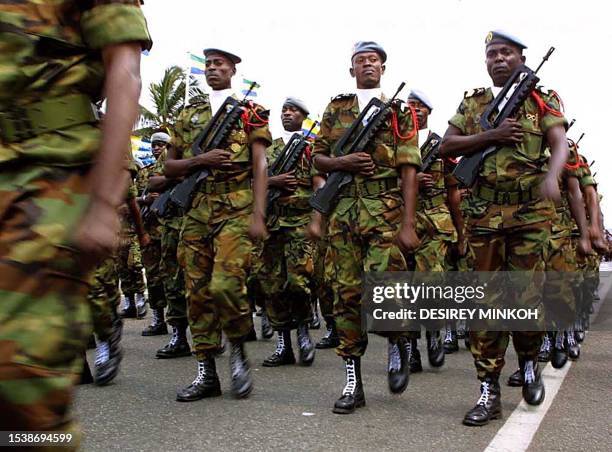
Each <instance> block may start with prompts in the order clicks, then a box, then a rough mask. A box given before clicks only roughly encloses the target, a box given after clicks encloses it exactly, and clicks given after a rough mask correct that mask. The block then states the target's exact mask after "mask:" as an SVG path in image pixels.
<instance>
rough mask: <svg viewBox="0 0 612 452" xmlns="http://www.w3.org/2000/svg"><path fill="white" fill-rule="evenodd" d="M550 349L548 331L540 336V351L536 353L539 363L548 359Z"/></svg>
mask: <svg viewBox="0 0 612 452" xmlns="http://www.w3.org/2000/svg"><path fill="white" fill-rule="evenodd" d="M550 349H551V343H550V336H549V334H548V333H545V334H544V337H543V338H542V345H540V352H539V353H538V361H540V362H541V363H547V362H548V361H550Z"/></svg>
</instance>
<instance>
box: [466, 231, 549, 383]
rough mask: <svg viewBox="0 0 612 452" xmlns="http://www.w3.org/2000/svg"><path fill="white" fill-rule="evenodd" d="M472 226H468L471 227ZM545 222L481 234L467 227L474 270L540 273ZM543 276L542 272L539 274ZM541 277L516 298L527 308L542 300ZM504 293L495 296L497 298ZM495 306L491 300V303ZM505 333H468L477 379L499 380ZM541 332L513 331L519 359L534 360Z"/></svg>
mask: <svg viewBox="0 0 612 452" xmlns="http://www.w3.org/2000/svg"><path fill="white" fill-rule="evenodd" d="M471 226H472V225H471ZM550 234H551V224H550V222H549V221H541V222H537V223H532V224H527V225H523V226H516V227H513V228H507V229H499V230H488V231H483V230H482V229H480V228H478V227H477V226H476V227H468V243H469V246H470V251H471V253H472V256H473V259H474V271H536V272H537V271H541V272H543V271H544V270H545V251H546V247H547V246H548V243H549V238H550ZM542 275H544V273H542ZM543 285H544V277H542V278H535V279H534V283H533V284H531V285H530V286H529V287H527V288H525V290H524V291H522V293H521V294H520V295H519V294H518V293H517V294H515V295H509V296H514V297H518V296H520V297H521V301H522V302H523V303H524V304H525V305H527V306H537V305H539V302H540V300H541V298H542V290H543ZM504 295H506V296H508V294H497V296H498V297H502V296H504ZM493 303H495V300H494V301H493ZM509 336H510V332H508V331H472V330H470V350H471V352H472V356H473V357H474V364H475V366H476V371H477V373H478V378H479V379H481V380H483V379H484V378H485V377H487V376H490V377H493V378H497V377H499V374H500V372H501V370H502V368H503V367H504V363H505V360H504V356H505V354H506V349H507V348H508V344H509ZM542 337H543V332H541V331H514V332H513V333H512V341H513V343H514V348H515V349H516V353H517V355H518V357H519V361H521V360H531V359H537V355H538V352H539V349H540V345H541V342H542Z"/></svg>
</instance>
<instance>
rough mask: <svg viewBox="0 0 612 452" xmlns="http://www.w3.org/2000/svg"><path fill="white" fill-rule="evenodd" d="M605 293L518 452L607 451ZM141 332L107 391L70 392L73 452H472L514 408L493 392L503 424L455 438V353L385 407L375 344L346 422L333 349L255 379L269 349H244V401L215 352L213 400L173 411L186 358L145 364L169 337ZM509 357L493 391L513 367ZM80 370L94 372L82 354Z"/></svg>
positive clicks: (514, 391)
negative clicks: (250, 383)
mask: <svg viewBox="0 0 612 452" xmlns="http://www.w3.org/2000/svg"><path fill="white" fill-rule="evenodd" d="M611 286H612V274H610V273H607V274H602V286H601V289H600V294H601V296H602V299H604V302H603V303H601V305H600V306H601V309H600V312H599V315H598V316H597V319H596V321H595V322H594V323H593V327H592V331H591V332H589V334H588V335H587V339H586V341H585V343H584V344H583V346H582V356H581V359H580V360H579V361H578V362H575V363H573V365H572V366H571V368H570V369H569V371H568V372H567V375H566V376H565V379H564V380H563V383H562V385H561V388H560V390H559V392H558V393H557V395H556V397H555V398H554V400H553V402H552V405H551V406H550V409H549V410H548V411H547V412H546V414H545V415H544V417H543V419H542V421H541V424H540V426H539V429H538V430H537V432H536V433H535V435H534V436H533V438H532V439H531V441H530V442H528V443H527V444H529V449H528V450H529V451H551V450H574V451H575V450H585V451H597V450H602V451H604V450H605V451H608V450H610V449H609V447H610V444H612V430H611V425H612V414H611V412H610V409H611V407H612V379H611V378H610V373H611V371H612V365H611V364H610V363H611V362H612V302H611V299H612V291H611V290H610V288H611ZM147 322H148V320H147V321H145V320H140V321H138V320H132V321H127V322H126V327H125V335H124V340H123V347H124V351H125V358H124V361H123V363H122V369H121V372H120V374H119V376H118V377H117V379H116V380H115V381H114V382H113V384H111V385H109V386H106V387H96V386H93V385H88V386H81V387H80V388H79V389H78V391H77V398H76V407H75V410H76V414H77V416H78V418H79V420H80V422H81V425H82V427H83V431H84V443H83V450H86V451H90V450H92V451H96V450H100V451H109V450H123V451H136V450H142V451H157V450H163V451H165V450H215V451H221V450H237V449H241V450H273V449H282V450H347V451H349V450H350V451H354V450H452V451H478V450H485V449H486V448H487V446H488V445H489V444H490V443H491V441H492V440H493V438H494V437H496V435H497V433H498V431H499V430H500V428H501V427H502V426H503V425H504V423H505V422H506V421H507V419H508V418H509V417H510V415H511V414H512V413H513V412H514V411H515V409H516V408H517V406H518V405H519V402H520V401H521V394H520V388H509V387H506V386H502V400H503V411H504V418H503V419H501V420H498V421H493V422H491V423H490V424H489V425H487V426H484V427H477V428H473V427H472V428H469V427H465V426H463V425H462V424H461V419H462V418H463V415H464V413H465V412H466V411H467V410H468V409H470V408H471V407H472V406H473V405H474V403H475V401H476V400H477V398H478V395H479V393H478V389H479V385H478V382H477V380H476V378H475V371H474V368H473V364H472V358H471V355H470V354H469V352H468V351H467V350H465V348H464V347H463V346H462V347H461V350H460V351H459V352H458V353H455V354H452V355H447V356H446V364H445V366H444V367H443V368H441V369H440V370H434V369H431V368H430V367H429V366H428V365H427V363H426V357H425V356H424V358H425V359H424V363H423V365H424V372H423V373H421V374H416V375H412V376H411V380H410V385H409V387H408V389H407V390H406V392H405V393H404V394H403V395H401V396H393V395H391V394H390V393H389V392H388V390H387V380H386V370H385V368H386V342H385V341H384V340H383V339H382V338H379V337H376V336H370V344H369V348H368V351H367V353H366V355H365V357H364V359H363V364H362V367H363V377H364V389H365V395H366V401H367V406H366V407H365V408H363V409H359V410H358V411H357V412H356V413H355V414H353V415H348V416H339V415H335V414H333V413H332V412H331V407H332V405H333V403H334V401H335V400H336V398H337V397H338V396H339V395H340V392H341V390H342V387H343V385H344V370H343V365H342V361H341V360H340V359H339V358H338V357H337V356H336V354H335V352H334V351H333V350H318V351H317V356H316V360H315V363H314V365H313V366H312V367H309V368H304V367H300V366H297V365H296V366H284V367H281V368H272V369H271V368H265V367H262V366H261V362H262V360H263V359H264V358H265V357H266V356H268V355H269V354H270V353H272V351H273V350H274V348H275V344H274V342H273V341H271V340H260V341H257V342H252V343H249V344H248V348H247V351H248V355H249V357H250V361H251V366H252V369H253V374H254V380H255V389H254V391H253V393H252V395H251V397H250V398H249V399H246V400H235V399H233V398H232V397H231V394H230V391H229V363H228V359H229V357H228V353H226V354H225V355H223V356H222V357H220V358H219V359H218V362H217V368H218V372H219V376H220V379H221V386H222V390H223V396H222V397H218V398H213V399H205V400H202V401H198V402H192V403H179V402H176V401H175V393H176V390H177V388H179V387H182V386H184V385H187V384H189V383H190V382H191V380H192V379H193V378H194V376H195V371H196V362H195V358H192V357H187V358H180V359H175V360H156V359H155V358H154V354H155V350H156V349H157V348H159V347H161V346H162V345H163V344H164V343H166V342H167V341H168V339H169V336H157V337H152V338H146V337H141V336H140V331H141V330H142V328H143V327H144V326H145V325H146V324H147ZM256 322H257V325H258V319H257V320H256ZM323 333H324V330H323V329H321V330H319V331H314V332H313V334H314V336H315V337H316V338H317V339H318V338H319V337H320V336H321V335H322V334H323ZM423 346H424V344H423V345H420V348H421V351H423ZM511 348H512V347H510V349H509V350H508V355H507V361H506V362H507V365H506V368H505V369H504V373H503V375H502V381H503V382H505V380H506V378H507V376H508V375H509V374H510V373H512V372H513V371H514V370H515V369H516V366H517V364H516V363H517V361H516V357H515V355H514V352H513V351H512V350H511ZM89 360H90V363H91V362H93V353H91V352H90V354H89ZM553 372H561V371H556V370H553ZM552 375H556V374H554V373H553V374H552ZM559 375H560V374H559ZM538 408H540V407H538ZM534 412H537V409H536V410H534ZM540 414H542V412H540ZM527 422H529V423H532V422H539V421H536V420H531V419H529V420H528V421H527ZM515 430H516V431H515V432H512V433H513V434H517V435H521V434H523V432H522V429H521V428H520V427H517V428H516V429H515ZM510 444H513V443H512V442H510ZM489 450H517V448H516V447H513V446H510V447H508V448H505V447H504V448H497V449H491V448H490V449H489Z"/></svg>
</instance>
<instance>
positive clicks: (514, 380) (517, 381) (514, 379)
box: [508, 369, 525, 388]
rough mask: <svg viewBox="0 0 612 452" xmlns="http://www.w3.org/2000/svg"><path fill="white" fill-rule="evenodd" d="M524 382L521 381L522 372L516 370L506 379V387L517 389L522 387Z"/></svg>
mask: <svg viewBox="0 0 612 452" xmlns="http://www.w3.org/2000/svg"><path fill="white" fill-rule="evenodd" d="M523 383H525V380H524V379H523V372H522V371H521V369H518V370H517V371H516V372H514V373H513V374H512V375H510V376H509V377H508V386H512V387H513V388H519V387H521V386H523Z"/></svg>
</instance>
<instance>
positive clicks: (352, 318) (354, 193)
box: [314, 94, 421, 358]
mask: <svg viewBox="0 0 612 452" xmlns="http://www.w3.org/2000/svg"><path fill="white" fill-rule="evenodd" d="M398 103H399V102H398ZM393 109H394V112H395V113H394V114H397V116H398V124H399V129H400V130H399V132H400V134H401V135H403V136H411V138H410V139H408V140H403V139H400V138H398V137H396V136H395V134H394V132H393V130H392V129H391V127H390V123H391V121H390V120H388V121H387V123H386V124H385V125H384V126H383V127H382V128H381V129H380V130H379V131H378V132H377V133H376V134H375V137H374V142H373V144H372V146H371V147H370V148H369V149H367V150H366V152H368V153H369V154H370V155H371V156H372V160H373V161H374V163H375V164H376V170H375V174H374V175H373V176H372V177H369V178H367V179H365V178H364V177H362V176H360V175H355V177H354V180H353V182H352V183H351V184H349V185H348V186H347V187H346V189H344V191H343V192H342V194H341V196H340V199H339V201H338V204H337V205H336V208H335V210H334V212H333V213H331V214H330V217H329V222H328V223H329V224H328V235H329V243H330V249H329V259H330V264H331V265H332V267H333V268H331V269H330V270H331V275H330V276H331V278H330V279H332V280H333V281H334V288H335V289H336V290H335V292H336V293H337V297H336V299H335V300H334V317H335V320H336V325H337V329H338V336H339V337H340V345H339V347H338V348H337V349H336V352H337V353H338V354H339V355H340V356H342V357H343V358H349V357H360V356H362V355H363V354H364V353H365V350H366V347H367V341H368V339H367V333H366V331H363V330H362V328H361V291H362V287H361V278H362V273H363V272H364V271H378V272H380V271H402V270H406V261H405V259H404V257H403V256H402V253H401V251H400V250H399V248H398V247H397V245H395V244H394V242H393V240H394V238H395V235H396V233H397V232H398V228H399V225H400V223H401V210H402V204H403V200H402V195H401V192H400V189H399V188H398V182H397V181H398V177H399V168H400V167H401V166H403V165H415V166H417V167H418V166H420V164H421V154H420V151H419V148H418V147H417V133H416V131H415V130H414V128H415V126H416V125H415V124H413V121H412V115H411V113H410V112H409V110H407V109H404V108H402V107H400V106H398V104H394V106H393ZM358 116H359V104H358V100H357V96H356V95H352V94H350V95H340V96H337V97H335V98H334V99H332V101H331V102H330V104H329V105H328V106H327V108H326V109H325V113H324V114H323V119H322V121H321V133H320V135H319V136H318V137H317V139H316V142H315V149H314V153H315V154H322V155H327V156H332V157H334V155H332V148H333V145H334V143H335V142H336V141H337V140H338V139H339V138H340V137H341V136H342V134H343V133H344V131H345V130H346V129H347V128H349V127H350V126H351V124H352V123H353V121H354V120H355V119H357V117H358Z"/></svg>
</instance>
